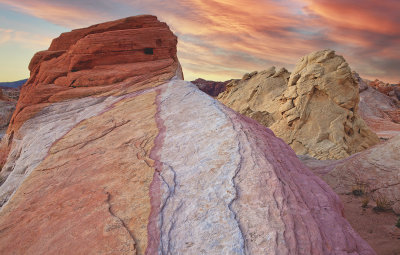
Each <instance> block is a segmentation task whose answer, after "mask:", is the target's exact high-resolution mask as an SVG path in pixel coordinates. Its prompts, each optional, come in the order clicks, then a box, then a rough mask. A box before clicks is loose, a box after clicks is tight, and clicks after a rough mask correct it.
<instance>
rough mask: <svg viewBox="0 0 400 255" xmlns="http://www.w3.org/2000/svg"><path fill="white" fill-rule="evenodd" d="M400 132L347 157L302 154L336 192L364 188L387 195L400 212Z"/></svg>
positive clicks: (379, 196)
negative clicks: (315, 156)
mask: <svg viewBox="0 0 400 255" xmlns="http://www.w3.org/2000/svg"><path fill="white" fill-rule="evenodd" d="M399 151H400V135H397V136H395V137H393V138H391V139H390V140H388V141H386V142H385V143H382V144H379V145H376V146H374V147H372V148H370V149H368V150H366V151H363V152H360V153H357V154H354V155H352V156H351V157H349V158H347V159H342V160H338V161H335V160H328V161H318V160H315V159H312V158H303V162H304V163H305V164H306V165H307V166H309V167H310V168H311V169H312V170H313V172H315V173H316V174H318V175H319V176H321V177H322V179H323V180H325V181H326V182H327V183H328V184H329V185H330V186H331V187H332V188H333V189H334V190H335V191H336V192H337V193H339V194H346V193H351V192H353V191H354V190H357V189H361V190H362V191H363V192H364V193H367V192H368V193H369V195H370V196H371V197H372V198H373V199H374V200H376V199H385V200H386V201H387V202H388V204H387V205H388V208H392V209H393V210H394V211H395V213H397V214H400V159H399Z"/></svg>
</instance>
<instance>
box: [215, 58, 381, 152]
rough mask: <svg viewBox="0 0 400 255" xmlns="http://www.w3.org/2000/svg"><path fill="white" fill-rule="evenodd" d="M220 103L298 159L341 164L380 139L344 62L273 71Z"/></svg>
mask: <svg viewBox="0 0 400 255" xmlns="http://www.w3.org/2000/svg"><path fill="white" fill-rule="evenodd" d="M218 100H219V101H221V102H222V103H224V104H225V105H227V106H229V107H230V108H232V109H234V110H235V111H238V112H239V113H242V114H245V115H247V116H249V117H251V118H252V119H254V120H256V121H258V122H260V123H261V124H263V125H265V126H267V127H269V128H271V130H272V131H273V132H274V133H275V134H276V135H277V136H278V137H280V138H282V139H283V140H284V141H285V142H286V143H287V144H289V145H290V146H291V147H292V148H293V150H294V151H295V152H296V153H297V154H300V155H310V156H312V157H315V158H318V159H340V158H345V157H348V156H349V155H351V154H353V153H356V152H359V151H362V150H365V149H366V148H368V147H370V146H372V145H375V144H377V143H378V142H379V139H378V137H377V135H376V134H375V133H373V132H372V131H371V130H370V129H369V128H368V127H367V126H366V124H365V123H364V121H363V120H362V119H361V117H360V116H359V113H358V103H359V100H360V99H359V92H358V84H357V83H356V81H355V80H354V79H353V77H352V73H351V70H350V67H349V66H348V64H347V63H346V61H345V60H344V58H343V57H342V56H338V55H336V54H335V52H334V51H331V50H323V51H317V52H313V53H311V54H309V55H307V56H304V57H303V58H302V59H301V60H300V61H299V62H298V63H297V65H296V67H295V69H294V71H293V73H291V74H290V73H289V72H288V71H287V70H286V69H284V68H282V69H281V70H279V71H276V70H275V68H274V67H272V68H270V69H268V70H265V71H262V72H259V73H258V72H253V73H251V74H246V75H245V76H244V77H243V79H242V80H240V81H233V82H231V83H229V84H228V85H227V90H226V91H225V92H223V93H221V94H220V95H219V96H218Z"/></svg>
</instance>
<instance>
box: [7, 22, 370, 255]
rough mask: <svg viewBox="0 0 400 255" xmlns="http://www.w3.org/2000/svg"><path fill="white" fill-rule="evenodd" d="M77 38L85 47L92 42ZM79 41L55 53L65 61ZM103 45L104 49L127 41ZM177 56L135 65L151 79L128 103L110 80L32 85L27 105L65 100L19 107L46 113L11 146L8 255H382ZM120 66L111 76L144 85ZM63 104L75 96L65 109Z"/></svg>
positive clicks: (129, 88) (321, 186) (306, 174)
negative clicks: (185, 71) (185, 72)
mask: <svg viewBox="0 0 400 255" xmlns="http://www.w3.org/2000/svg"><path fill="white" fill-rule="evenodd" d="M149 19H151V20H153V22H154V23H158V22H157V21H156V19H155V18H154V17H149V16H142V17H135V18H130V19H127V20H122V21H118V22H122V23H125V22H128V23H129V22H132V24H136V23H135V22H134V21H135V20H139V21H140V20H149ZM114 23H115V22H114ZM114 23H111V24H114ZM160 24H161V23H160ZM121 26H122V25H121ZM131 26H133V25H131ZM160 26H161V25H160ZM97 27H108V28H109V27H110V26H109V25H107V23H106V24H102V25H98V26H97ZM122 27H123V28H124V29H128V28H126V27H125V25H124V26H122ZM155 27H156V26H155ZM162 27H165V26H164V25H162ZM91 29H93V27H92V28H91ZM164 29H165V28H163V29H162V31H163V32H162V33H161V34H163V33H164V32H165V33H167V32H166V31H164ZM128 30H129V29H128ZM136 30H137V31H138V33H139V34H141V35H143V36H142V37H143V38H142V39H138V37H137V36H135V33H133V32H132V33H131V32H129V33H130V34H132V35H134V36H131V37H130V38H131V44H132V45H135V44H138V45H142V47H146V48H147V47H151V46H152V44H151V42H148V43H149V44H150V46H148V44H147V43H144V42H147V40H149V39H148V37H147V36H146V34H145V33H143V34H142V28H136ZM78 31H81V30H78ZM168 31H169V30H168ZM72 33H74V32H72ZM102 33H106V35H107V34H108V33H109V32H104V31H103V32H102ZM117 34H118V35H120V34H124V32H121V31H119V32H118V33H117ZM155 34H158V33H155ZM152 35H153V32H151V30H150V32H149V36H150V37H151V36H152ZM80 36H81V37H83V38H82V39H80V40H78V41H77V42H76V45H79V44H80V41H81V40H83V41H86V40H88V39H87V38H88V37H89V38H92V36H93V35H88V36H85V34H83V35H80ZM76 37H78V36H77V35H74V34H70V35H68V36H66V39H65V42H63V41H62V40H55V43H53V44H55V45H57V47H60V48H66V47H68V45H67V43H68V42H69V40H70V38H73V39H74V40H75V41H76ZM60 38H62V37H60ZM104 38H108V39H107V44H104V45H103V44H102V45H103V46H102V47H104V49H107V48H108V46H107V45H108V44H110V45H115V43H116V42H120V39H121V36H116V35H115V36H114V37H113V38H114V40H112V38H111V37H106V36H104V37H103V36H99V37H98V40H99V41H100V42H101V43H103V41H104ZM168 38H170V39H171V40H174V42H175V44H176V38H175V37H173V36H172V33H171V32H169V36H166V38H165V40H166V41H167V42H168V41H169V39H168ZM67 39H68V40H67ZM153 39H154V40H155V41H157V39H158V37H157V36H155V37H154V38H153ZM71 40H72V39H71ZM126 43H127V44H129V43H128V41H126ZM175 44H174V45H173V47H175ZM90 45H94V47H95V46H96V45H98V43H97V41H96V40H93V41H92V43H91V44H90ZM90 45H88V47H89V48H87V49H86V50H87V51H88V52H92V51H93V50H92V49H90ZM52 47H53V46H52ZM73 48H74V46H73ZM95 48H96V47H95ZM74 49H75V48H74ZM68 52H70V51H68ZM168 52H172V53H173V55H172V56H171V60H168V61H167V62H168V63H170V64H169V65H168V66H167V70H170V71H169V72H166V71H164V72H159V71H157V70H158V69H156V70H154V71H153V72H149V71H148V70H147V69H146V68H149V69H150V70H152V68H153V67H154V66H158V63H160V61H159V60H154V63H152V62H146V64H141V65H137V67H138V68H139V69H140V68H143V65H145V67H146V68H144V69H140V70H142V71H141V72H143V73H146V75H147V76H149V77H151V78H149V79H147V80H145V81H144V82H143V79H136V78H135V79H131V78H129V77H128V78H126V80H127V81H129V82H127V81H126V82H125V83H123V84H124V86H122V87H120V88H119V90H116V89H115V87H114V85H112V84H113V83H112V80H110V84H107V83H105V84H104V86H105V87H106V88H107V86H110V87H111V88H112V89H109V88H107V89H105V90H106V91H108V92H107V93H102V94H96V93H94V95H93V94H87V93H85V94H82V93H73V91H74V90H78V92H80V91H81V90H80V88H69V89H68V90H62V92H59V88H60V87H62V85H48V86H46V85H36V84H35V83H28V85H27V87H26V88H25V89H24V91H23V93H28V92H29V93H30V92H32V91H35V87H36V86H38V89H40V87H41V86H43V87H46V88H48V90H46V91H47V95H50V96H49V98H52V97H53V95H58V96H57V97H56V98H57V100H55V101H52V100H49V99H48V98H47V99H46V100H45V102H46V103H45V105H43V103H42V101H40V100H39V101H38V103H36V104H35V103H33V102H31V103H30V104H29V103H26V102H25V101H22V102H25V105H29V106H30V107H34V106H36V105H40V107H38V108H35V115H32V116H31V117H29V118H28V117H25V118H20V119H19V121H22V120H23V119H24V121H22V122H21V123H19V124H18V125H19V128H16V126H15V125H17V123H14V124H13V126H12V127H10V130H12V131H14V133H13V134H14V138H13V135H11V134H10V135H9V136H7V137H5V139H3V140H2V142H3V145H4V144H11V147H10V148H9V150H10V152H9V153H8V158H7V162H6V164H5V166H4V168H3V170H2V173H1V174H2V176H3V177H4V178H6V180H5V182H4V183H3V184H2V185H1V187H0V197H1V199H2V202H3V203H4V204H3V206H2V208H1V211H0V253H1V254H6V253H15V254H68V253H74V254H77V253H78V254H265V253H267V254H375V252H374V251H373V250H372V249H371V248H370V246H369V245H368V244H367V243H366V242H365V241H363V240H362V239H361V238H360V237H359V236H358V234H357V233H355V232H354V230H353V229H352V228H351V227H350V225H349V223H348V222H347V221H346V220H345V218H344V217H343V207H342V204H341V203H340V201H339V199H338V196H337V195H336V194H335V193H334V192H333V191H332V190H331V189H330V188H329V186H328V185H327V184H325V183H324V182H323V181H322V180H321V179H319V178H318V177H316V176H315V175H313V174H312V172H310V171H309V170H308V169H307V168H306V167H305V166H303V165H302V164H301V163H300V161H299V160H298V159H297V157H296V155H295V154H294V152H293V151H292V150H291V149H290V147H289V146H287V145H286V144H285V143H284V142H283V141H282V140H280V139H278V138H276V137H275V136H274V134H273V133H272V132H271V131H270V130H267V129H266V128H265V127H264V126H261V125H259V124H258V123H256V122H255V121H253V120H251V119H249V118H247V117H243V116H241V115H239V114H237V113H235V112H234V111H232V110H230V109H228V108H227V107H225V106H224V105H222V104H221V103H219V102H218V101H216V100H215V99H213V98H212V97H209V96H208V95H206V94H205V93H203V92H201V91H200V90H199V89H198V88H197V87H196V86H195V85H193V84H191V83H188V82H184V81H182V80H179V79H181V78H182V76H181V73H180V68H179V63H178V62H177V60H176V58H175V55H174V52H175V48H174V49H173V50H172V51H171V50H169V51H168ZM64 54H67V53H64ZM68 54H69V53H68ZM93 57H94V58H95V59H96V58H97V55H96V54H93ZM85 59H86V60H88V59H90V58H89V55H86V56H85ZM110 59H112V58H109V60H110ZM135 59H136V56H134V57H133V58H132V59H131V60H132V61H134V60H135ZM138 59H141V57H139V58H138ZM60 61H61V60H60ZM96 61H97V60H96ZM96 61H94V62H93V61H89V62H90V63H95V62H96ZM102 61H103V60H102ZM110 61H111V62H112V61H114V60H110ZM44 63H46V62H43V63H42V64H40V63H38V64H39V65H43V64H44ZM96 63H97V62H96ZM174 63H175V64H174ZM101 64H107V63H105V62H101ZM116 65H118V68H117V66H113V65H112V66H111V67H110V68H111V69H112V70H113V73H118V72H121V73H122V74H121V75H129V74H130V75H133V77H135V74H136V73H137V72H138V71H137V70H136V69H129V70H131V71H130V72H127V73H129V74H125V71H126V69H124V67H125V65H122V66H121V65H119V64H116ZM170 65H174V66H173V67H174V68H173V67H171V66H170ZM100 66H102V65H100ZM46 67H47V66H46ZM39 69H41V68H39ZM90 70H92V71H93V72H94V73H97V70H99V69H98V66H97V65H95V66H93V67H91V69H85V70H84V71H85V73H86V74H88V75H90V74H91V72H90ZM135 70H136V71H135ZM160 70H164V69H160ZM77 72H80V71H77ZM77 72H72V74H71V75H75V73H77ZM81 72H82V71H81ZM39 73H41V72H40V71H39ZM46 73H48V76H46ZM53 74H54V72H53V69H49V70H48V72H44V71H43V73H41V75H40V76H41V77H42V78H43V80H45V81H46V80H47V79H50V78H48V77H52V75H53ZM103 74H104V73H103ZM32 75H33V77H39V76H38V74H37V73H36V72H33V74H32ZM68 75H69V73H68ZM68 75H67V76H66V78H63V79H68ZM147 76H146V77H147ZM63 77H64V76H63ZM83 77H87V76H82V79H83ZM93 77H95V76H93ZM167 77H173V79H170V80H166V79H167ZM31 79H34V78H31ZM58 79H59V78H58ZM50 80H52V79H50ZM102 81H105V80H102ZM30 86H32V88H30ZM52 89H53V90H52ZM89 90H91V91H92V92H96V91H97V90H96V89H94V88H93V87H92V86H89ZM64 91H67V92H68V95H69V96H68V97H60V96H59V93H63V92H64ZM52 92H54V94H52ZM111 92H112V93H111ZM35 95H36V94H35ZM63 95H65V94H63ZM72 95H76V96H75V97H72ZM84 95H85V96H84ZM25 96H27V95H25ZM65 98H68V99H69V100H62V99H65ZM32 99H35V97H32ZM25 100H26V99H25ZM27 107H28V106H27ZM20 114H21V113H20ZM16 116H17V117H18V114H17V115H16ZM25 116H26V115H25ZM16 136H18V137H20V138H19V139H15V137H16Z"/></svg>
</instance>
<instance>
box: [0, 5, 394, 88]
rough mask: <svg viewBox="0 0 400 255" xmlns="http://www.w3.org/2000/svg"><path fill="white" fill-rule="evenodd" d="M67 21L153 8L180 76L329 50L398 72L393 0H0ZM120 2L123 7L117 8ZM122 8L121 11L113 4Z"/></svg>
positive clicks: (383, 75) (287, 62)
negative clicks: (166, 30)
mask: <svg viewBox="0 0 400 255" xmlns="http://www.w3.org/2000/svg"><path fill="white" fill-rule="evenodd" d="M0 3H5V4H8V5H10V6H13V8H15V9H16V10H19V11H22V12H25V13H28V14H30V15H34V16H36V17H40V18H43V19H46V20H48V21H50V22H53V23H56V24H62V25H64V26H67V27H71V28H78V27H83V26H86V25H89V24H93V23H98V22H102V21H105V20H109V19H114V18H121V17H123V16H126V13H129V14H130V15H135V14H139V13H150V14H155V15H157V16H158V17H159V19H161V20H163V21H165V22H167V23H168V24H169V25H170V26H171V29H172V30H173V31H174V32H175V33H176V34H177V35H178V37H179V45H178V47H179V48H178V54H179V58H180V61H181V63H182V66H183V69H184V72H185V77H186V78H187V79H195V78H197V77H199V76H200V77H203V78H210V79H211V78H212V79H218V80H225V79H230V78H238V77H241V76H242V75H243V73H244V72H249V71H252V70H262V69H266V68H267V67H269V66H271V65H276V66H286V67H288V68H289V69H290V68H292V67H293V65H294V64H295V63H296V62H297V60H298V59H299V58H300V57H301V56H302V55H305V54H308V53H310V52H312V51H315V50H320V49H324V48H332V49H334V50H337V52H338V53H339V54H342V55H344V56H345V57H346V59H347V60H348V61H349V62H350V64H351V66H352V68H353V69H355V70H357V71H359V72H360V74H361V75H364V76H368V77H375V76H376V77H377V78H380V79H383V80H388V81H397V80H398V79H399V72H398V70H399V69H400V53H399V52H400V49H399V47H400V46H399V45H400V43H399V42H400V36H399V34H400V32H399V29H400V15H398V13H400V1H398V0H385V1H379V2H378V1H376V0H352V1H347V0H335V1H332V0H285V1H276V0H263V1H258V0H169V1H163V0H146V1H141V0H108V1H107V0H98V1H96V3H95V4H93V1H92V0H80V1H78V0H69V1H67V0H20V1H14V0H13V1H11V0H0ZM122 9H123V10H122ZM121 10H122V11H121Z"/></svg>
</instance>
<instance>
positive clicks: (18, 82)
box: [0, 79, 28, 88]
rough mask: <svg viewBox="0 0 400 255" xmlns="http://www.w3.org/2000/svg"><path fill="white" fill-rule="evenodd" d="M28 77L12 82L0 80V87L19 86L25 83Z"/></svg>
mask: <svg viewBox="0 0 400 255" xmlns="http://www.w3.org/2000/svg"><path fill="white" fill-rule="evenodd" d="M27 80H28V79H24V80H20V81H11V82H0V87H7V88H18V87H21V86H22V85H24V83H25V82H26V81H27Z"/></svg>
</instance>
